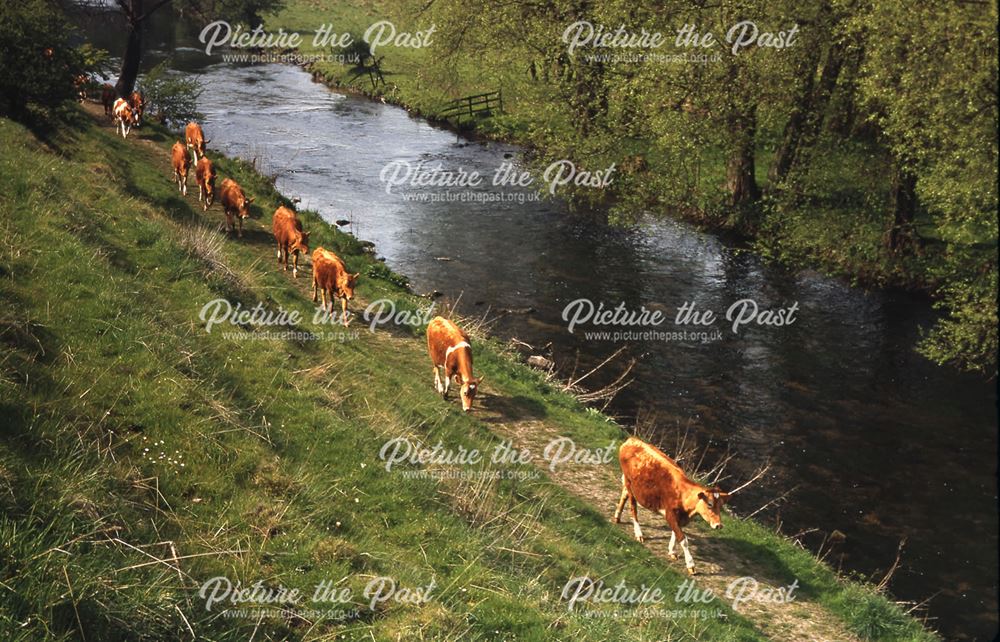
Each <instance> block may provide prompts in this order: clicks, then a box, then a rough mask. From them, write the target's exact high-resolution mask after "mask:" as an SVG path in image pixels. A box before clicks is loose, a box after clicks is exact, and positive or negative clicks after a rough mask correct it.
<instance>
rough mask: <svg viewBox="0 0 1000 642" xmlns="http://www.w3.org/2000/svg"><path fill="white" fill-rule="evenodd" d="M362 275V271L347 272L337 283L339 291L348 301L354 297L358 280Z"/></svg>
mask: <svg viewBox="0 0 1000 642" xmlns="http://www.w3.org/2000/svg"><path fill="white" fill-rule="evenodd" d="M359 276H361V272H355V273H354V274H350V273H346V274H344V276H343V278H341V280H340V283H338V284H337V289H339V290H340V292H339V293H338V294H339V295H340V296H342V297H344V298H345V299H347V300H348V301H350V300H351V299H353V298H354V286H355V284H356V283H357V282H358V277H359Z"/></svg>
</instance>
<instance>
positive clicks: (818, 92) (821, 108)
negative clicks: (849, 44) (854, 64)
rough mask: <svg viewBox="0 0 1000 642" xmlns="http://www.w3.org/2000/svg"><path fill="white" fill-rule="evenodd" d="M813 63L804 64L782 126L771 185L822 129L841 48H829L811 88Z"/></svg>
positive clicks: (782, 177)
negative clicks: (799, 86) (802, 78)
mask: <svg viewBox="0 0 1000 642" xmlns="http://www.w3.org/2000/svg"><path fill="white" fill-rule="evenodd" d="M817 62H818V60H817V59H816V57H815V56H810V57H809V58H807V60H806V67H807V69H804V70H803V73H804V74H805V81H804V82H803V85H802V93H800V95H799V100H798V102H797V104H796V105H795V107H794V108H793V109H792V113H791V115H790V116H789V117H788V122H787V123H786V124H785V132H784V136H783V137H782V141H781V146H780V147H779V148H778V151H777V152H776V153H775V156H774V163H773V164H772V165H771V170H770V172H769V173H768V178H770V180H771V182H772V183H773V184H775V185H777V184H780V183H781V182H782V181H784V180H785V178H786V177H787V176H788V172H789V171H791V169H792V167H793V166H794V165H795V163H796V162H797V156H798V154H799V151H800V150H802V149H808V148H810V147H812V145H813V144H814V143H815V142H816V138H817V137H818V136H819V132H820V130H821V129H822V128H823V120H824V118H825V117H826V111H827V107H828V106H829V104H830V97H831V96H832V95H833V90H834V89H835V88H836V87H837V78H838V77H839V76H840V69H841V67H842V66H843V62H844V50H843V46H842V45H840V44H834V45H832V46H831V47H830V50H829V53H827V57H826V64H824V65H823V71H822V72H821V74H820V78H819V83H818V84H815V86H814V76H815V71H814V69H815V66H816V63H817Z"/></svg>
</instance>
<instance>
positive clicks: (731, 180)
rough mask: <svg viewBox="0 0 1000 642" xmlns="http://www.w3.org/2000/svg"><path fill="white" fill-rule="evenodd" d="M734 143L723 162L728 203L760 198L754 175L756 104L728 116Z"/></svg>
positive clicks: (750, 201) (739, 202)
mask: <svg viewBox="0 0 1000 642" xmlns="http://www.w3.org/2000/svg"><path fill="white" fill-rule="evenodd" d="M729 129H730V134H731V135H732V140H733V147H732V151H731V152H730V156H729V161H728V163H727V164H726V189H727V190H728V191H729V202H730V204H731V205H734V206H735V205H746V204H749V203H753V202H755V201H756V200H757V199H759V198H760V188H759V187H758V186H757V178H756V175H755V168H754V164H755V163H754V161H755V153H754V152H755V149H754V148H755V144H756V138H757V108H756V107H750V108H749V109H748V110H746V111H741V112H737V113H736V114H734V115H733V116H731V118H730V127H729Z"/></svg>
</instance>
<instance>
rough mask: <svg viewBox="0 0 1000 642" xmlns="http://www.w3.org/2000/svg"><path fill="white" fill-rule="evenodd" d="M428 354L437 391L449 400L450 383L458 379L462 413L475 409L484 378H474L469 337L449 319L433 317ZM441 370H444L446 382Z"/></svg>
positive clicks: (429, 333)
mask: <svg viewBox="0 0 1000 642" xmlns="http://www.w3.org/2000/svg"><path fill="white" fill-rule="evenodd" d="M427 352H429V353H430V355H431V363H432V364H433V365H434V389H435V390H437V391H438V392H439V393H440V394H441V396H442V397H443V398H445V399H447V398H448V388H449V387H450V385H451V380H452V378H455V380H456V381H460V382H461V384H462V390H461V397H462V410H464V411H465V412H469V411H470V410H472V401H473V400H474V399H475V398H476V392H477V391H478V389H479V384H481V383H482V382H483V379H482V377H480V378H479V379H477V378H475V377H474V376H472V346H470V345H469V336H468V335H467V334H465V332H464V331H462V329H461V328H459V327H458V326H457V325H455V324H454V323H452V322H451V321H449V320H448V319H445V318H444V317H434V318H433V319H431V322H430V323H429V324H428V325H427ZM438 368H441V369H443V370H444V380H443V381H442V379H441V377H440V375H439V374H438Z"/></svg>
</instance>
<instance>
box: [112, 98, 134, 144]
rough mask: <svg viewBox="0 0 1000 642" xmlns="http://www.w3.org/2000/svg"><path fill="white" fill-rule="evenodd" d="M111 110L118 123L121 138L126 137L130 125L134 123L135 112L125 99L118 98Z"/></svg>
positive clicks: (130, 127)
mask: <svg viewBox="0 0 1000 642" xmlns="http://www.w3.org/2000/svg"><path fill="white" fill-rule="evenodd" d="M111 112H112V113H113V114H114V121H115V122H116V123H118V127H117V129H118V130H119V131H121V134H122V138H127V137H128V133H129V132H130V131H131V130H132V126H133V125H135V112H133V111H132V107H131V106H129V104H128V101H127V100H125V99H124V98H119V99H118V100H116V101H115V105H114V107H112V108H111Z"/></svg>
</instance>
